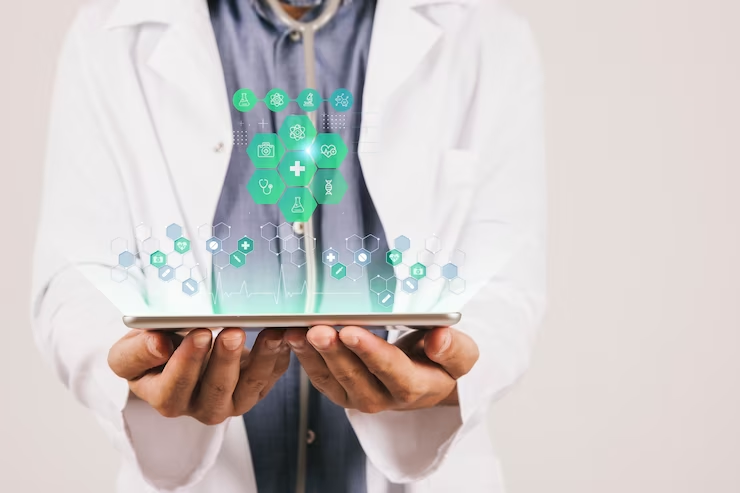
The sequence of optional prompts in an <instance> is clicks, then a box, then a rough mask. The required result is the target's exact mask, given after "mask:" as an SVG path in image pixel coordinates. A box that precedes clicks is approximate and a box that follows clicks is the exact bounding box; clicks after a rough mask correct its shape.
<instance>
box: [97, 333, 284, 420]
mask: <svg viewBox="0 0 740 493" xmlns="http://www.w3.org/2000/svg"><path fill="white" fill-rule="evenodd" d="M244 342H245V334H244V331H242V330H241V329H226V330H223V331H221V333H220V334H219V335H218V337H216V339H215V340H214V339H213V333H212V332H211V331H210V330H207V329H198V330H194V331H192V332H190V333H189V334H188V335H187V336H185V338H182V337H180V336H177V335H174V334H168V333H163V332H148V331H139V330H133V331H131V332H129V333H128V334H127V335H126V336H124V337H123V338H122V339H121V340H119V341H118V342H117V343H116V344H115V345H114V346H113V347H112V348H111V350H110V352H109V354H108V364H109V366H110V368H111V369H112V370H113V372H114V373H115V374H116V375H118V376H119V377H121V378H124V379H126V380H127V381H128V385H129V388H130V389H131V392H133V393H134V395H136V396H137V397H138V398H140V399H142V400H144V401H146V402H148V403H149V404H150V405H151V406H152V407H153V408H154V409H156V410H157V411H158V412H159V413H160V414H161V415H163V416H165V417H178V416H192V417H193V418H195V419H197V420H198V421H200V422H202V423H204V424H207V425H215V424H219V423H222V422H223V421H225V420H226V419H227V418H229V417H231V416H240V415H242V414H244V413H246V412H247V411H249V410H250V409H252V407H254V405H255V404H257V402H259V401H260V400H261V399H262V398H263V397H265V395H267V393H268V392H269V391H270V389H271V388H272V386H273V385H274V384H275V382H276V381H277V380H278V379H279V378H280V376H281V375H282V374H283V373H285V371H286V370H287V368H288V365H289V364H290V350H289V348H288V346H287V344H285V343H284V341H283V332H282V331H279V330H264V331H262V332H261V333H260V334H259V336H258V337H257V341H256V342H255V343H254V347H253V348H252V350H251V351H250V350H248V349H246V348H245V347H244Z"/></svg>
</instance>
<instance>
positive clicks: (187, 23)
mask: <svg viewBox="0 0 740 493" xmlns="http://www.w3.org/2000/svg"><path fill="white" fill-rule="evenodd" d="M137 1H138V0H137ZM154 3H156V2H154ZM167 3H170V4H172V2H171V1H168V2H167ZM171 8H173V9H177V11H178V12H179V13H178V15H177V16H175V18H174V19H173V20H172V21H171V22H170V23H169V24H168V25H167V27H166V28H165V31H164V33H163V34H162V36H161V38H160V39H159V41H158V43H157V44H156V46H155V47H154V49H153V51H152V52H151V55H150V57H149V59H148V61H147V67H145V68H144V69H143V71H142V72H143V74H142V86H143V88H144V92H145V94H146V97H147V101H148V105H149V108H150V111H151V114H152V119H153V120H154V125H155V128H156V132H157V138H158V139H159V142H160V146H161V148H162V152H163V154H164V157H165V160H166V164H167V167H168V168H169V172H170V178H171V180H172V182H173V184H174V188H175V191H176V196H177V198H178V200H179V206H180V209H181V210H182V211H183V215H184V218H183V221H184V223H185V225H186V228H187V231H188V234H189V235H190V237H191V238H192V239H193V241H198V242H199V241H202V238H201V237H199V231H198V230H199V228H200V227H201V226H202V225H207V224H210V223H211V222H212V220H213V216H214V213H215V210H216V206H217V203H218V199H219V196H220V193H221V189H222V186H223V181H224V178H225V175H226V171H227V169H228V164H229V161H230V156H231V150H232V147H233V140H232V129H231V117H230V113H229V106H228V101H229V97H228V95H227V90H226V85H225V82H224V79H223V69H222V66H221V61H220V57H219V52H218V47H217V45H216V41H215V37H214V35H213V30H212V27H211V24H210V17H209V14H208V7H207V3H206V2H205V1H202V0H183V1H181V2H178V4H177V5H171ZM147 27H148V26H144V28H143V29H146V28H147ZM146 69H150V70H149V72H148V73H147V72H146ZM173 221H174V220H173ZM201 234H202V232H201ZM193 252H194V254H195V255H196V259H197V261H198V263H199V265H200V266H201V269H202V270H203V274H204V275H205V276H206V280H207V282H209V283H210V278H211V276H210V269H211V265H212V262H211V259H210V258H208V256H207V254H206V253H205V251H204V249H203V248H193Z"/></svg>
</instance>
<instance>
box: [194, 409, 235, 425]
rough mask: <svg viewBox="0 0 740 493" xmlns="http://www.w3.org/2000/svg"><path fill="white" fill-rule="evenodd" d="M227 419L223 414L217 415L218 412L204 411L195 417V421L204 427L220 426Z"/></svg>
mask: <svg viewBox="0 0 740 493" xmlns="http://www.w3.org/2000/svg"><path fill="white" fill-rule="evenodd" d="M228 417H229V416H227V415H225V414H223V413H219V412H215V411H206V412H204V413H200V414H199V415H198V416H197V417H196V419H197V420H198V421H200V422H201V423H203V424H204V425H206V426H216V425H220V424H221V423H223V422H224V421H226V419H228Z"/></svg>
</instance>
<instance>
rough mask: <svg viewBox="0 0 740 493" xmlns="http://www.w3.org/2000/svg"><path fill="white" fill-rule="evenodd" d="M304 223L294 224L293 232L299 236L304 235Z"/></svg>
mask: <svg viewBox="0 0 740 493" xmlns="http://www.w3.org/2000/svg"><path fill="white" fill-rule="evenodd" d="M303 231H304V229H303V223H293V232H294V233H295V234H297V235H302V234H303Z"/></svg>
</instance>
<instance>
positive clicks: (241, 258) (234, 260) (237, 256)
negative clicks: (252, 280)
mask: <svg viewBox="0 0 740 493" xmlns="http://www.w3.org/2000/svg"><path fill="white" fill-rule="evenodd" d="M246 262H247V256H246V255H244V254H243V253H242V252H239V251H236V252H234V253H232V254H231V255H229V263H230V264H231V265H233V266H234V267H236V268H237V269H238V268H240V267H244V264H245V263H246Z"/></svg>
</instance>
